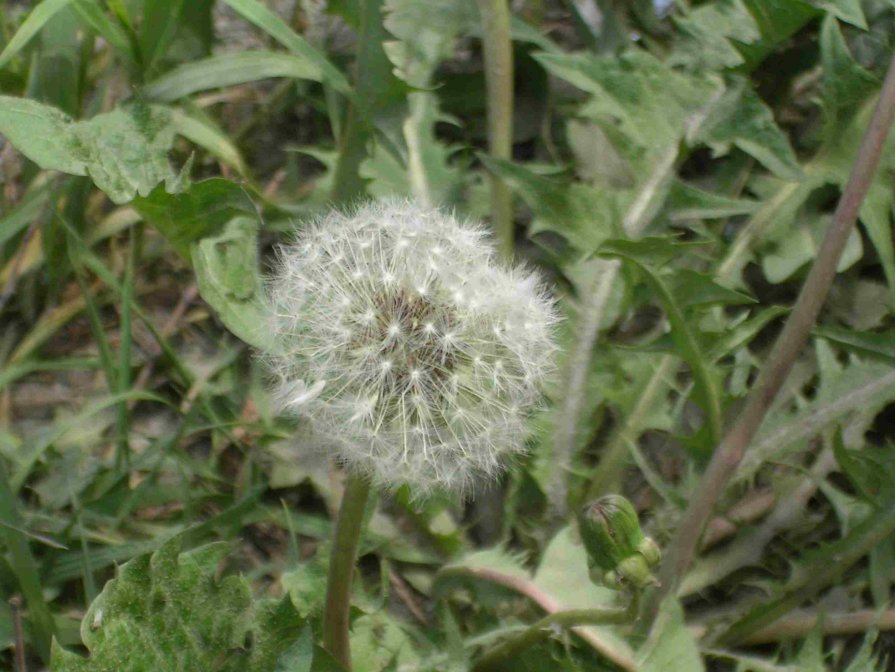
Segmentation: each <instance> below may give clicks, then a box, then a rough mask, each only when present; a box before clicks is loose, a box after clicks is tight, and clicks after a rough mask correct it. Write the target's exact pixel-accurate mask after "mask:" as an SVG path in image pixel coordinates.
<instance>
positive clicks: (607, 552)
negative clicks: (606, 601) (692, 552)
mask: <svg viewBox="0 0 895 672" xmlns="http://www.w3.org/2000/svg"><path fill="white" fill-rule="evenodd" d="M578 527H579V529H580V531H581V538H582V540H583V541H584V547H585V548H586V549H587V555H588V562H589V564H590V569H591V578H592V579H593V580H594V581H596V582H598V583H605V584H606V585H608V586H611V587H613V588H621V587H623V586H626V585H631V586H634V587H637V588H643V587H644V586H646V585H649V584H651V583H655V578H654V577H653V576H652V573H651V571H650V570H651V568H652V567H654V566H655V565H657V564H658V563H659V560H660V559H661V553H660V551H659V547H658V546H657V545H656V542H654V541H653V540H652V539H650V538H649V537H645V536H644V535H643V531H642V530H641V529H640V521H639V520H638V518H637V512H636V511H635V510H634V507H633V506H632V505H631V502H629V501H628V500H627V499H625V498H624V497H622V496H621V495H606V496H605V497H601V498H600V499H598V500H596V501H594V502H591V503H590V504H588V505H587V506H585V507H584V508H583V509H582V510H581V511H580V512H579V514H578Z"/></svg>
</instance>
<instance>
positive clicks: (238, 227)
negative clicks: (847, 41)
mask: <svg viewBox="0 0 895 672" xmlns="http://www.w3.org/2000/svg"><path fill="white" fill-rule="evenodd" d="M257 236H258V220H257V218H249V217H236V218H234V219H232V220H230V221H229V222H228V223H227V224H226V225H225V226H224V229H223V231H222V232H221V233H220V234H218V235H214V236H206V237H204V238H202V239H201V240H200V241H198V242H197V243H194V244H193V245H192V246H191V248H190V257H191V259H192V262H193V268H194V270H195V272H196V280H197V282H198V284H199V292H200V293H201V294H202V298H203V299H205V301H206V302H207V303H208V304H209V305H210V306H211V307H212V308H214V310H215V312H216V313H217V315H218V316H219V317H220V318H221V321H222V322H223V323H224V324H225V325H226V326H227V328H228V329H229V330H230V331H232V332H233V333H234V334H236V335H237V336H238V337H239V338H240V339H242V340H243V341H245V342H246V343H249V344H251V345H253V346H255V347H256V348H258V349H260V350H261V351H262V352H264V351H269V350H270V348H271V346H272V334H271V333H270V331H269V330H268V329H267V328H266V326H265V325H266V324H267V321H268V319H267V315H266V313H265V308H264V304H263V290H262V288H261V281H260V279H259V272H258V241H257Z"/></svg>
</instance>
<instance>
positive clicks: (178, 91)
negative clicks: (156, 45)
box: [143, 50, 322, 102]
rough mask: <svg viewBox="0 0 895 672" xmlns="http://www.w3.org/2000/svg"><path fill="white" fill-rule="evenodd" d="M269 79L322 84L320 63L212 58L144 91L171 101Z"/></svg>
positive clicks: (260, 56)
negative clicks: (211, 90)
mask: <svg viewBox="0 0 895 672" xmlns="http://www.w3.org/2000/svg"><path fill="white" fill-rule="evenodd" d="M270 77H291V78H295V79H310V80H313V81H317V82H319V81H320V80H321V78H322V72H321V70H320V67H319V65H318V64H317V63H315V62H313V61H310V60H307V59H305V58H300V57H298V56H294V55H292V54H281V53H278V52H274V51H260V50H258V51H240V52H234V53H230V54H220V55H218V56H211V57H209V58H205V59H202V60H199V61H192V62H190V63H186V64H184V65H181V66H179V67H177V68H175V69H174V70H171V71H170V72H167V73H165V74H164V75H162V76H161V77H159V78H158V79H155V80H153V81H152V82H150V83H149V84H147V85H146V86H145V87H144V88H143V95H144V96H146V97H147V98H149V99H152V100H157V101H159V102H170V101H175V100H178V99H179V98H183V97H185V96H189V95H191V94H193V93H197V92H198V91H208V90H209V89H219V88H222V87H226V86H233V85H234V84H244V83H246V82H255V81H258V80H260V79H268V78H270Z"/></svg>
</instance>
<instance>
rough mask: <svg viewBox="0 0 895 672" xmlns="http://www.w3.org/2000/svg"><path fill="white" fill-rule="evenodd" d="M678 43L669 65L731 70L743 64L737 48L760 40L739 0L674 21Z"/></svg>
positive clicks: (721, 1)
mask: <svg viewBox="0 0 895 672" xmlns="http://www.w3.org/2000/svg"><path fill="white" fill-rule="evenodd" d="M674 23H675V25H676V26H677V27H678V29H679V31H680V42H679V44H677V45H676V47H675V50H674V53H673V54H672V55H671V58H670V59H669V62H670V63H675V64H682V65H685V66H695V67H696V68H704V69H708V70H722V69H724V68H733V67H736V66H738V65H741V64H742V63H743V62H744V59H743V56H742V54H741V53H740V52H739V50H738V49H737V47H736V44H737V43H739V44H749V43H752V42H755V41H756V40H758V38H759V37H760V34H759V32H758V26H757V24H756V23H755V20H754V19H753V18H752V15H751V14H750V13H749V11H748V10H747V9H746V7H745V6H744V5H743V3H742V1H741V0H718V1H717V2H713V3H709V4H705V5H701V6H699V7H697V8H695V9H693V10H692V11H690V12H689V13H688V14H687V15H686V16H684V17H675V18H674Z"/></svg>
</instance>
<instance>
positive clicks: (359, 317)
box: [267, 200, 557, 496]
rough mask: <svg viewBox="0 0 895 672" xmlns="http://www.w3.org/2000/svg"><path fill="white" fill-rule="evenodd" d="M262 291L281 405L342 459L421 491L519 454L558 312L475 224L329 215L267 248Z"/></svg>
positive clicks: (462, 484) (386, 208)
mask: <svg viewBox="0 0 895 672" xmlns="http://www.w3.org/2000/svg"><path fill="white" fill-rule="evenodd" d="M267 287H268V300H269V306H270V313H271V316H272V318H271V324H270V325H269V327H270V328H271V329H272V332H273V336H274V339H275V342H276V344H277V349H276V353H275V354H272V355H270V356H268V358H267V360H268V364H269V367H270V371H271V373H272V375H273V377H274V379H275V393H276V397H277V400H278V402H279V404H280V405H281V407H282V408H283V409H284V410H285V411H288V412H290V413H294V414H296V415H299V416H302V417H306V418H308V419H310V420H311V421H312V423H313V426H314V428H315V430H316V431H317V432H318V433H320V434H321V435H322V436H323V437H325V438H326V439H331V440H333V441H334V443H335V445H336V452H337V457H338V458H340V459H341V460H342V461H344V462H345V463H346V465H347V466H348V467H349V468H352V469H358V470H361V471H363V472H365V473H367V474H368V475H369V476H370V477H371V478H372V480H373V482H374V483H375V484H377V485H379V486H382V487H386V488H394V487H397V486H399V485H401V484H403V483H407V484H409V485H410V486H411V490H412V492H414V493H415V494H416V495H418V496H419V495H422V494H425V493H428V492H430V491H431V490H433V489H437V490H447V491H455V492H456V491H465V490H468V489H469V488H470V486H471V485H472V484H473V483H474V482H475V481H476V480H477V479H481V478H489V477H493V476H494V475H496V474H497V473H498V472H499V471H500V469H501V465H502V463H503V458H504V457H506V456H508V455H512V454H515V453H520V452H522V451H523V450H524V441H525V419H526V416H527V414H528V413H529V412H530V411H531V409H532V408H533V407H534V406H536V405H537V404H538V402H539V401H540V399H541V386H542V384H543V382H544V379H545V378H546V377H547V376H548V374H549V373H551V372H552V363H551V360H552V356H553V353H554V351H555V348H556V346H555V343H554V333H553V331H554V329H553V327H554V325H555V323H556V321H557V313H556V310H555V308H554V301H553V299H552V298H551V296H550V294H549V292H548V291H547V290H546V289H545V287H544V286H543V284H542V283H541V281H540V279H539V278H538V276H537V275H536V274H535V273H534V272H532V271H531V270H528V269H525V268H523V267H521V266H519V267H515V268H505V267H504V266H503V265H502V264H500V263H499V262H498V260H497V259H496V255H495V251H494V247H493V245H492V244H491V242H490V241H489V240H488V237H487V235H486V233H485V231H484V230H483V229H482V228H481V227H479V226H475V225H471V224H468V223H462V222H460V221H458V220H457V219H456V218H455V217H453V216H452V215H450V214H448V213H445V212H443V211H439V210H431V209H421V208H420V207H418V206H416V205H415V204H413V203H412V202H410V201H406V200H389V201H384V202H372V203H367V204H364V205H361V206H358V207H356V208H354V209H353V210H351V211H348V212H344V213H342V212H335V211H334V212H330V213H329V214H327V215H325V216H323V217H321V218H319V219H317V220H316V221H313V222H311V223H309V224H307V225H306V226H305V227H304V228H303V229H302V230H301V232H300V233H299V234H298V235H297V237H296V238H295V240H294V241H292V242H291V243H289V244H287V245H285V246H283V247H282V248H281V249H280V250H279V254H278V257H277V261H276V263H275V268H274V272H273V274H272V276H271V277H270V278H269V280H268V285H267Z"/></svg>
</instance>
